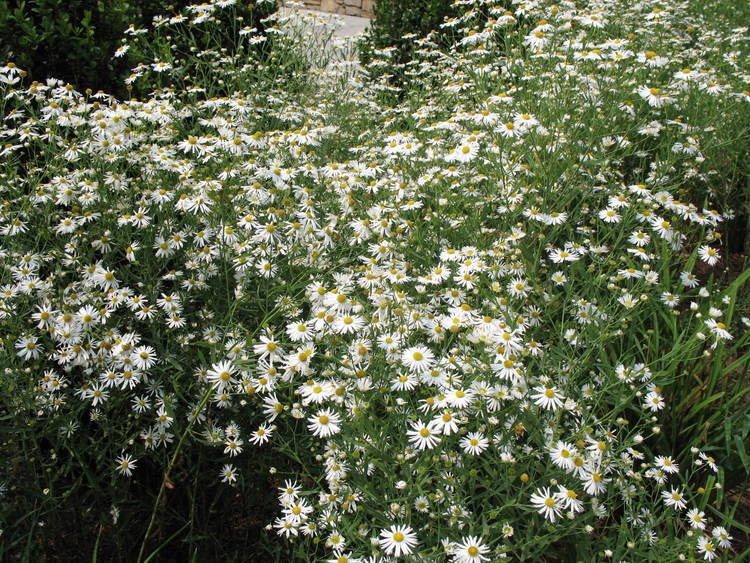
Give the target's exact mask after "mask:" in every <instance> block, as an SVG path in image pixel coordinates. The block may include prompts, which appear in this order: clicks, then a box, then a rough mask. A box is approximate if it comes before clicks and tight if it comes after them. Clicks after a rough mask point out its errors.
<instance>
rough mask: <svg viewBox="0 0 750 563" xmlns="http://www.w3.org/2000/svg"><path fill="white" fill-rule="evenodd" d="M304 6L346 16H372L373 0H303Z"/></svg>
mask: <svg viewBox="0 0 750 563" xmlns="http://www.w3.org/2000/svg"><path fill="white" fill-rule="evenodd" d="M304 3H305V7H306V8H310V9H312V10H322V11H324V12H331V13H333V14H342V15H346V16H360V17H363V18H371V17H372V5H373V4H374V3H375V0H304Z"/></svg>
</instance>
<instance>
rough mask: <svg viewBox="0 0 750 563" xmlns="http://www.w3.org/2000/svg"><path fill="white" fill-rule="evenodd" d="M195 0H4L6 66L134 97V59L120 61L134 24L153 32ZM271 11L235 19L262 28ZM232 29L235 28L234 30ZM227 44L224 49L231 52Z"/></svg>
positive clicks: (2, 58)
mask: <svg viewBox="0 0 750 563" xmlns="http://www.w3.org/2000/svg"><path fill="white" fill-rule="evenodd" d="M193 3H196V2H195V1H194V0H193V1H191V0H0V63H5V62H8V61H12V62H14V63H15V64H16V65H18V66H19V67H20V68H22V69H24V70H26V71H27V72H28V73H29V74H30V75H31V78H32V79H33V80H38V81H40V82H41V81H44V80H45V79H46V78H48V77H54V78H59V79H61V80H64V81H65V82H68V83H71V84H73V85H74V86H75V87H76V88H77V89H78V90H81V91H83V90H84V89H86V88H91V89H92V90H93V91H97V90H104V91H105V92H108V93H111V94H114V95H116V96H118V97H124V96H126V95H127V94H128V93H127V91H126V88H125V85H124V82H123V81H124V78H125V77H126V76H127V75H128V74H129V72H130V68H131V66H132V63H133V58H132V57H131V58H129V57H123V58H114V57H113V55H114V53H115V51H116V49H117V48H118V47H119V46H120V45H121V44H122V38H123V32H124V31H125V30H126V29H127V28H128V26H130V25H131V24H133V25H135V26H136V27H138V28H143V27H148V26H149V25H150V24H151V22H152V20H153V18H154V16H156V15H166V16H169V15H173V14H175V13H177V12H179V11H180V10H181V9H182V8H184V7H185V6H187V5H189V4H193ZM268 12H269V9H264V10H257V9H256V8H255V6H254V2H252V1H247V0H246V1H245V2H242V3H238V4H237V6H236V7H235V11H234V14H235V15H236V16H240V17H242V18H243V21H244V22H245V25H248V24H250V25H254V26H256V27H261V28H262V25H261V24H260V22H259V20H260V19H261V18H262V17H265V16H267V15H268ZM228 29H231V26H228ZM227 46H228V45H221V46H220V47H227Z"/></svg>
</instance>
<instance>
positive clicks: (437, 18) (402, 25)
mask: <svg viewBox="0 0 750 563" xmlns="http://www.w3.org/2000/svg"><path fill="white" fill-rule="evenodd" d="M451 4H452V2H451V1H450V0H414V1H411V2H402V1H400V0H378V1H377V2H376V3H375V7H374V12H375V18H374V19H373V21H372V23H371V25H370V27H369V29H368V36H367V43H366V51H365V56H366V58H367V59H368V60H369V59H371V56H372V55H371V51H372V50H374V49H383V48H385V47H395V48H396V51H397V54H396V56H395V58H396V59H397V60H398V61H399V62H405V61H407V60H409V58H410V57H411V55H412V54H413V52H414V49H415V48H416V43H415V41H414V39H415V37H421V36H424V35H427V34H428V33H430V32H431V31H434V30H437V29H439V28H440V24H442V23H443V22H444V20H445V18H446V17H447V16H449V15H450V14H451V13H452V9H451Z"/></svg>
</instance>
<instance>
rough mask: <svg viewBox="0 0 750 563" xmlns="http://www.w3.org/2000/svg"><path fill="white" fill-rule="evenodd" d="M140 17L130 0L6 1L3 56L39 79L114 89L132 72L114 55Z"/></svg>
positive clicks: (0, 36) (1, 12) (0, 25)
mask: <svg viewBox="0 0 750 563" xmlns="http://www.w3.org/2000/svg"><path fill="white" fill-rule="evenodd" d="M136 15H137V10H136V7H135V4H134V3H133V2H130V1H129V0H107V1H106V2H105V1H103V0H99V1H91V0H28V1H23V0H21V1H18V2H14V1H12V0H11V1H9V0H0V58H1V59H2V60H3V61H6V60H12V61H13V62H15V63H16V64H17V65H18V66H19V67H21V68H23V69H24V70H26V71H28V72H29V73H30V74H31V77H32V78H33V79H35V80H39V81H42V80H44V79H45V78H47V77H49V76H53V77H55V78H60V79H61V80H64V81H66V82H70V83H71V84H74V85H76V86H78V87H80V88H88V87H90V88H92V89H94V90H96V89H106V90H111V89H112V88H113V87H116V86H119V84H118V82H121V80H119V78H120V77H121V76H123V75H124V74H125V73H126V71H127V61H125V60H123V59H113V57H112V55H113V54H114V52H115V50H116V49H117V47H118V44H119V40H120V38H121V37H122V32H123V31H124V30H125V29H126V28H127V26H128V25H129V24H130V23H131V22H132V21H134V20H135V17H136Z"/></svg>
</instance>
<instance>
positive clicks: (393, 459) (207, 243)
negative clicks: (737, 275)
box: [0, 0, 750, 563]
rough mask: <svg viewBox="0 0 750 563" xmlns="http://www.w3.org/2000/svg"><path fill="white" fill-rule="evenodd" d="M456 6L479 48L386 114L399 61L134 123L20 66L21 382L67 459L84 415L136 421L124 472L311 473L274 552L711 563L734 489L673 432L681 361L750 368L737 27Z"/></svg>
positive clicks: (196, 93)
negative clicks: (729, 257) (726, 133)
mask: <svg viewBox="0 0 750 563" xmlns="http://www.w3.org/2000/svg"><path fill="white" fill-rule="evenodd" d="M222 4H224V3H222V2H213V3H211V4H207V5H204V6H205V7H204V8H196V7H191V10H190V15H189V16H184V18H173V19H172V20H163V21H159V22H157V24H158V25H157V27H158V28H170V27H175V28H177V27H178V26H180V25H183V24H184V23H185V18H186V19H190V25H193V26H201V25H203V24H204V22H205V19H207V18H208V17H209V15H210V13H211V10H218V9H222V8H223V6H222ZM226 4H229V3H226ZM455 4H456V7H457V9H459V11H460V14H459V15H458V16H457V17H455V18H452V19H450V20H447V21H446V23H445V26H444V27H445V28H447V29H450V30H451V31H452V33H454V34H456V36H457V39H456V42H455V44H454V45H453V46H452V47H451V48H450V49H449V50H445V49H444V48H442V47H439V46H438V44H437V43H435V42H433V41H432V40H431V39H430V38H427V39H424V40H419V41H418V42H419V49H418V50H417V54H418V59H417V60H415V61H412V62H410V63H408V64H407V65H406V74H407V75H408V76H409V80H410V81H411V82H410V83H409V85H407V86H403V91H402V94H403V95H402V96H401V97H400V98H399V101H398V102H395V103H393V102H392V100H391V102H392V103H390V104H388V103H387V102H386V100H390V98H391V96H390V94H391V93H392V92H393V91H394V90H397V89H398V86H396V85H394V84H392V83H391V82H390V81H389V80H390V76H391V74H389V73H388V72H385V73H383V69H389V68H390V67H389V65H392V64H393V63H392V62H390V60H389V56H388V55H389V53H388V51H385V52H382V53H378V54H376V58H375V60H374V61H373V62H372V63H371V64H370V66H369V67H368V68H366V69H357V68H356V67H354V66H352V65H347V64H346V63H333V64H331V65H329V66H327V67H325V68H322V69H321V68H317V69H316V68H309V69H308V70H307V72H308V73H309V75H310V76H309V77H308V80H309V81H311V82H312V84H308V86H307V89H306V90H305V93H306V94H305V96H304V97H302V96H299V95H297V94H295V91H296V89H295V87H292V86H291V85H294V86H299V82H298V81H300V80H302V79H301V78H300V77H299V76H297V75H293V76H292V77H291V78H284V79H281V78H278V77H275V78H274V80H272V81H270V82H269V83H267V86H268V89H264V88H254V89H248V90H245V91H243V90H240V89H236V90H231V89H230V90H228V93H227V94H226V95H224V96H220V97H218V96H217V97H214V96H210V97H209V96H202V95H201V94H202V93H204V92H203V91H202V90H201V88H199V87H189V88H185V89H184V90H180V89H175V88H163V89H160V90H157V91H155V92H154V94H153V95H152V96H151V97H149V98H148V99H147V100H135V99H134V100H130V101H127V102H122V101H117V100H114V99H111V98H109V97H107V96H104V95H95V96H85V95H83V94H81V93H79V92H77V91H76V90H75V89H73V88H72V87H70V86H67V85H64V84H62V83H60V82H58V81H55V80H48V81H47V82H46V83H44V84H41V83H33V84H31V85H24V83H23V82H22V81H21V80H20V76H19V71H18V69H16V68H15V67H14V66H12V65H7V66H5V67H0V78H2V83H3V85H4V86H3V87H4V88H5V90H4V92H5V95H4V100H5V106H4V107H5V119H4V125H3V127H4V128H3V129H2V131H0V135H1V136H2V137H3V138H4V139H5V140H6V144H5V146H4V148H3V149H2V155H3V159H4V164H3V165H2V169H3V173H2V177H1V180H2V181H1V182H0V194H2V197H3V205H2V209H1V211H0V234H1V237H0V257H2V269H1V270H0V276H2V284H3V285H2V289H1V293H0V327H2V331H1V332H2V333H3V335H4V337H3V342H4V344H5V350H6V353H7V355H8V360H7V361H8V364H9V365H10V366H12V367H11V370H12V371H13V374H12V377H13V378H16V379H17V380H18V381H19V383H18V385H21V386H26V387H27V388H28V389H29V392H30V393H31V394H32V396H33V399H34V404H35V408H36V409H38V411H39V412H40V417H41V418H44V419H48V420H50V421H57V422H54V423H55V424H58V425H60V427H61V428H62V429H63V433H62V436H61V438H60V439H65V436H68V437H69V436H71V435H73V434H75V433H76V432H77V431H78V425H79V424H80V422H79V421H78V419H79V417H78V414H77V413H79V412H82V411H83V412H85V413H86V414H87V416H88V418H89V419H90V420H91V421H93V422H94V423H96V424H100V425H113V426H116V427H117V428H118V430H117V432H116V433H115V434H114V436H119V437H120V438H122V441H120V442H117V443H112V444H110V445H108V446H106V447H108V448H109V449H110V450H111V452H112V467H113V468H114V469H115V470H116V471H117V472H118V473H119V474H121V475H123V476H125V477H129V478H133V477H134V476H135V477H137V474H138V470H139V466H138V460H139V458H141V457H151V458H153V459H154V460H156V459H162V457H159V455H158V454H159V452H160V450H166V451H169V452H172V451H174V449H175V448H178V447H179V445H180V444H181V442H182V440H175V438H176V437H182V438H186V439H190V440H196V441H199V442H200V443H202V444H204V445H205V447H207V448H211V449H212V450H213V451H215V452H217V453H218V454H221V455H223V461H222V462H221V465H219V466H217V467H216V468H215V473H216V475H217V479H218V480H219V481H223V482H224V483H226V486H239V478H240V477H241V475H242V471H241V466H242V461H241V460H242V459H243V457H245V456H248V455H252V450H253V449H254V448H258V447H265V448H268V447H276V448H278V450H279V452H281V455H283V454H288V455H290V457H292V458H293V459H301V461H302V463H301V464H300V467H299V474H298V475H295V476H291V475H290V476H288V477H289V479H288V480H287V481H286V482H285V483H284V485H283V486H281V487H280V492H279V516H278V518H277V519H276V520H275V521H274V522H273V524H272V525H271V526H269V527H270V528H271V529H273V530H275V532H276V533H277V534H278V535H279V536H283V537H285V538H288V539H289V540H290V541H300V542H308V544H307V545H310V546H311V550H313V549H314V548H313V547H312V546H313V545H317V543H318V542H320V543H322V544H324V545H325V546H326V550H327V553H328V554H330V561H337V562H346V561H348V562H354V561H365V560H368V561H376V560H378V561H386V560H391V558H402V557H415V558H417V559H416V560H422V561H428V560H447V561H457V562H461V563H477V562H481V561H495V560H498V559H500V558H505V557H516V558H519V559H538V558H541V554H543V553H544V550H545V549H547V548H548V547H549V546H550V545H552V544H553V543H554V542H555V541H556V540H557V539H559V538H561V537H567V536H574V537H576V538H582V539H581V549H582V550H583V551H581V553H584V551H585V550H589V551H590V552H591V553H592V554H594V556H595V557H598V556H599V555H601V554H602V553H605V552H607V553H608V555H613V554H614V553H615V552H616V553H617V556H618V557H620V558H623V559H624V558H631V559H638V558H639V557H643V558H651V559H655V560H656V559H658V560H672V558H676V557H678V555H681V556H683V557H685V555H684V554H686V553H688V552H689V551H692V552H695V553H698V554H700V556H701V557H704V558H705V559H706V560H711V559H713V558H715V557H716V556H717V555H719V554H720V553H722V552H726V551H727V550H730V549H731V545H732V544H731V540H732V537H731V535H730V528H729V525H728V524H727V520H725V519H724V517H723V516H722V515H721V513H720V512H719V511H715V510H711V511H708V509H707V508H706V505H707V503H709V502H711V503H712V502H713V499H714V495H716V494H717V492H718V493H719V494H720V493H721V484H720V481H718V480H717V474H718V473H719V467H718V466H717V464H716V461H715V460H714V459H713V458H712V457H711V455H710V452H708V451H703V450H701V449H698V448H695V449H694V450H693V451H689V452H681V451H671V450H670V449H669V446H670V444H669V442H668V441H666V440H665V439H664V437H663V436H662V433H661V424H662V423H663V418H662V417H668V416H669V415H668V413H669V411H670V408H671V407H672V406H673V404H672V403H671V402H670V393H671V391H670V389H671V388H672V386H674V385H675V384H676V382H677V381H678V379H679V377H680V374H681V368H680V366H681V365H682V363H683V362H693V361H698V360H700V359H705V358H709V359H710V357H711V354H712V352H713V351H714V350H717V349H720V348H721V347H723V346H729V345H732V344H734V343H735V341H736V340H738V333H737V330H736V321H735V320H734V319H733V318H732V309H733V297H732V293H731V292H730V291H725V288H724V287H722V286H721V284H718V283H714V282H713V278H712V277H711V275H710V272H711V271H712V269H718V268H721V267H722V266H723V265H724V254H725V250H724V249H723V247H722V240H721V235H720V233H721V228H722V226H723V224H724V223H725V222H726V221H727V220H728V219H731V217H732V211H731V209H730V208H729V207H726V206H725V205H724V204H723V200H722V199H721V197H719V196H717V195H716V194H714V193H713V191H712V190H713V189H714V188H712V185H713V184H712V178H713V176H714V175H715V174H716V171H715V170H714V169H713V168H711V166H712V163H713V162H714V161H713V160H711V159H710V158H708V156H707V155H708V154H710V152H711V151H714V150H716V149H715V147H713V146H711V143H712V142H713V140H712V135H711V132H712V131H713V129H712V127H714V126H716V125H717V124H718V123H719V121H720V120H721V119H725V117H723V115H726V113H725V114H722V113H721V112H722V111H723V112H729V111H737V112H743V111H744V112H747V108H748V105H747V104H748V103H749V102H750V95H748V92H747V91H746V90H743V85H742V80H743V74H742V73H743V72H747V69H746V68H745V70H744V71H743V70H742V66H741V65H742V62H741V61H742V57H741V56H740V53H739V51H731V52H726V53H723V54H722V55H721V56H720V57H719V58H716V56H717V54H720V53H722V52H721V51H719V50H718V49H719V47H718V46H719V45H721V43H723V42H725V41H726V42H727V43H728V44H730V45H733V46H735V45H736V46H737V49H740V46H739V43H740V40H741V35H742V32H741V31H738V30H735V31H734V32H733V33H730V34H728V35H721V36H719V35H718V32H716V33H714V34H712V33H709V32H706V33H705V34H704V35H701V34H700V29H701V27H700V26H697V27H696V26H694V25H692V23H693V22H692V21H691V19H690V17H689V16H688V14H687V11H686V8H685V7H684V6H683V5H682V4H681V3H677V4H674V5H670V7H668V8H667V7H665V6H664V5H662V4H661V3H660V2H654V1H651V0H639V1H638V2H634V3H628V5H627V6H624V5H622V3H618V2H613V1H609V0H598V1H596V2H563V3H559V4H553V3H550V2H544V1H533V2H524V3H520V2H513V3H512V8H511V9H510V10H507V9H506V8H505V7H504V6H506V5H507V3H505V2H500V1H495V0H482V1H480V0H461V1H459V2H456V3H455ZM208 6H210V7H211V8H210V10H209V8H208ZM290 17H291V18H295V17H298V16H295V15H292V16H290ZM633 18H636V19H638V20H640V21H642V25H641V26H640V27H639V28H638V29H637V32H636V33H633V32H631V29H632V25H631V24H633ZM686 26H690V28H691V29H692V31H691V32H690V34H688V35H687V36H686V35H685V34H686V32H685V31H684V30H685V28H686ZM707 29H710V28H707ZM745 31H746V30H745ZM239 33H240V35H241V36H242V37H244V38H246V39H248V38H250V39H252V38H255V39H256V40H257V41H256V42H257V43H262V42H265V41H266V40H267V38H268V37H267V36H265V35H262V36H260V35H259V34H258V33H256V32H255V31H254V30H241V31H240V32H239ZM284 33H285V32H284V21H283V18H282V20H280V21H279V25H278V26H274V27H273V28H269V31H268V36H270V37H272V38H273V39H274V41H273V43H274V45H272V48H273V49H278V50H280V51H283V50H285V49H292V50H293V49H297V48H299V45H298V43H295V42H293V41H288V42H285V41H284ZM132 35H134V36H135V35H136V31H135V30H133V33H132ZM688 44H690V45H693V46H692V47H688V46H687V45H688ZM709 55H710V56H711V57H713V58H710V59H707V58H705V57H706V56H709ZM302 58H304V57H302ZM745 60H747V59H745ZM265 64H266V63H265V62H264V61H263V60H260V59H258V60H254V61H251V62H248V63H246V64H245V65H244V67H243V68H242V69H238V68H237V66H236V65H237V62H236V60H234V59H231V58H230V59H229V60H228V61H225V60H223V59H221V58H218V59H217V60H216V62H215V65H216V67H217V68H223V67H222V65H228V66H229V67H230V72H228V73H227V74H226V76H227V80H237V81H239V80H241V79H243V77H244V78H247V77H248V76H256V75H257V73H259V72H260V71H259V69H264V65H265ZM231 69H233V70H231ZM181 70H182V69H181V67H180V63H179V61H176V62H174V63H169V64H167V63H165V62H163V61H157V60H154V61H153V62H151V63H150V64H148V65H146V64H144V65H141V67H139V68H137V69H135V71H134V75H133V77H132V79H133V80H139V79H142V78H143V76H145V75H152V74H153V73H156V74H163V75H164V76H165V77H174V78H175V80H178V79H179V78H180V77H184V73H183V72H181ZM265 70H267V69H265ZM401 70H402V71H403V69H401ZM744 77H745V79H746V77H747V75H746V74H745V75H744ZM302 81H303V83H304V80H302ZM237 84H240V82H237ZM718 106H721V107H722V108H724V109H723V110H721V111H716V112H714V114H712V113H711V112H712V111H714V110H711V109H710V108H713V107H718ZM701 108H703V109H701ZM731 108H736V109H734V110H731ZM695 193H701V194H705V197H701V198H700V199H698V198H695V197H693V196H692V195H691V194H695ZM51 423H52V422H51ZM128 440H129V441H128ZM123 448H125V449H123ZM311 451H312V452H313V453H312V454H311ZM301 483H302V484H301ZM303 484H304V486H303ZM618 534H619V536H618ZM596 538H600V539H596ZM313 539H314V540H313ZM662 540H664V541H662ZM313 541H315V543H312V542H313ZM628 553H630V555H628ZM637 554H641V555H640V556H639V555H637ZM326 557H328V556H326Z"/></svg>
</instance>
